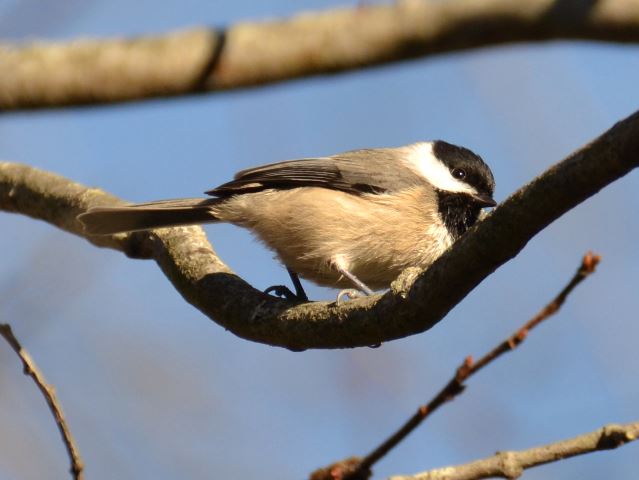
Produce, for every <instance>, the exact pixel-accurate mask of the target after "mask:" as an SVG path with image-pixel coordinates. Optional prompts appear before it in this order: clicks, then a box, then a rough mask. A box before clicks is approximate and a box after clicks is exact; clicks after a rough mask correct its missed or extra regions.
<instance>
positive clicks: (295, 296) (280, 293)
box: [264, 267, 308, 302]
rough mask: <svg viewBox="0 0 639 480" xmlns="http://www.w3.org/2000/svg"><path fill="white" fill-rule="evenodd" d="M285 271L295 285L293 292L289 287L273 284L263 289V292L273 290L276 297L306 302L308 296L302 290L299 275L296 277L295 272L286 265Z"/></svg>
mask: <svg viewBox="0 0 639 480" xmlns="http://www.w3.org/2000/svg"><path fill="white" fill-rule="evenodd" d="M286 271H287V272H288V274H289V276H290V277H291V281H292V282H293V286H294V287H295V293H293V292H291V289H290V288H288V287H287V286H285V285H273V286H271V287H268V288H267V289H266V290H264V293H271V292H273V293H274V294H275V296H276V297H284V298H286V299H287V300H301V301H303V302H308V296H307V295H306V292H305V291H304V287H302V282H300V277H298V276H297V273H295V272H294V271H293V270H291V269H290V268H288V267H286Z"/></svg>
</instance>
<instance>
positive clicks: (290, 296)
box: [264, 285, 307, 301]
mask: <svg viewBox="0 0 639 480" xmlns="http://www.w3.org/2000/svg"><path fill="white" fill-rule="evenodd" d="M264 293H266V294H270V293H273V294H274V296H276V297H279V298H285V299H286V300H291V301H293V300H307V299H306V298H300V297H298V296H297V295H295V294H294V293H293V292H292V291H291V289H290V288H288V287H287V286H286V285H272V286H270V287H268V288H267V289H266V290H264Z"/></svg>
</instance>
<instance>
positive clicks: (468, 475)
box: [390, 422, 639, 480]
mask: <svg viewBox="0 0 639 480" xmlns="http://www.w3.org/2000/svg"><path fill="white" fill-rule="evenodd" d="M638 437H639V422H635V423H627V424H625V425H607V426H605V427H603V428H600V429H598V430H595V431H594V432H590V433H586V434H583V435H579V436H578V437H575V438H571V439H568V440H562V441H560V442H555V443H550V444H548V445H542V446H540V447H535V448H530V449H528V450H519V451H504V452H498V453H497V454H496V455H494V456H492V457H489V458H485V459H482V460H476V461H474V462H471V463H467V464H465V465H455V466H451V467H444V468H438V469H436V470H431V471H428V472H423V473H418V474H416V475H406V476H404V475H399V476H394V477H391V479H390V480H479V479H481V478H508V479H515V478H519V477H520V476H521V474H522V473H523V472H524V470H526V469H528V468H532V467H536V466H539V465H544V464H546V463H552V462H556V461H558V460H563V459H565V458H570V457H575V456H577V455H584V454H586V453H592V452H596V451H598V450H610V449H613V448H617V447H620V446H622V445H625V444H626V443H628V442H632V441H634V440H637V438H638Z"/></svg>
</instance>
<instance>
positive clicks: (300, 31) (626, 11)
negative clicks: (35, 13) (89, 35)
mask: <svg viewBox="0 0 639 480" xmlns="http://www.w3.org/2000/svg"><path fill="white" fill-rule="evenodd" d="M561 39H582V40H600V41H609V42H638V41H639V4H637V2H629V1H626V0H589V1H582V2H575V1H562V0H527V1H526V2H521V1H520V0H484V1H481V2H477V1H476V0H454V1H449V2H430V1H422V0H400V1H398V2H395V3H393V4H391V5H367V6H359V7H355V8H341V9H334V10H327V11H324V12H315V13H306V14H301V15H298V16H295V17H292V18H289V19H285V20H272V21H265V22H253V23H250V22H245V23H238V24H236V25H233V26H231V27H229V28H228V29H226V30H221V29H219V30H216V29H206V28H199V29H191V30H186V31H182V32H176V33H171V34H166V35H162V36H154V37H151V36H149V37H140V38H129V39H110V40H78V41H74V42H70V43H58V44H47V43H34V44H31V45H26V46H16V45H11V44H6V43H5V44H0V72H2V75H0V110H3V109H4V110H16V109H23V108H41V107H54V106H64V105H77V104H97V103H108V102H119V101H130V100H139V99H143V98H149V97H158V96H174V95H184V94H192V93H196V92H203V91H217V90H227V89H234V88H242V87H248V86H254V85H264V84H269V83H273V82H279V81H283V80H288V79H293V78H299V77H306V76H311V75H318V74H326V73H335V72H343V71H348V70H353V69H359V68H362V67H369V66H374V65H380V64H385V63H389V62H396V61H401V60H406V59H410V58H417V57H425V56H430V55H434V54H440V53H444V52H452V51H458V50H466V49H472V48H479V47H485V46H491V45H498V44H502V43H509V42H529V41H533V42H538V41H547V40H561Z"/></svg>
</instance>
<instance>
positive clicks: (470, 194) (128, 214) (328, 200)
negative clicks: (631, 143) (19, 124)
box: [78, 140, 497, 301]
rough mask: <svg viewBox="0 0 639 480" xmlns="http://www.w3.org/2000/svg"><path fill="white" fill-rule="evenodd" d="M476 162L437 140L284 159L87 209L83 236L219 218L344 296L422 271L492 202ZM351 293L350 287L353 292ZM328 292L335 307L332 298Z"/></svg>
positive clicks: (298, 293)
mask: <svg viewBox="0 0 639 480" xmlns="http://www.w3.org/2000/svg"><path fill="white" fill-rule="evenodd" d="M494 189H495V180H494V177H493V174H492V171H491V170H490V168H489V167H488V165H487V164H486V163H485V162H484V161H483V160H482V158H481V157H480V156H479V155H477V154H475V153H473V152H472V151H471V150H469V149H467V148H464V147H461V146H457V145H453V144H451V143H448V142H445V141H443V140H434V141H424V142H417V143H413V144H410V145H405V146H401V147H396V148H366V149H359V150H351V151H347V152H343V153H338V154H335V155H331V156H325V157H317V158H305V159H300V160H286V161H281V162H276V163H271V164H267V165H263V166H258V167H254V168H249V169H246V170H242V171H240V172H238V173H237V174H236V175H235V176H234V178H233V180H231V181H229V182H226V183H223V184H222V185H220V186H218V187H216V188H214V189H212V190H209V191H207V192H205V194H207V195H208V196H209V197H208V198H186V199H174V200H160V201H155V202H150V203H141V204H134V205H128V206H114V207H108V206H102V207H94V208H90V209H88V210H87V212H85V213H82V214H80V215H79V216H78V219H79V221H80V222H81V223H82V224H83V225H84V228H85V231H86V233H87V234H89V235H111V234H115V233H120V232H132V231H139V230H149V229H155V228H161V227H172V226H181V225H192V224H203V223H215V222H228V223H231V224H234V225H237V226H239V227H243V228H246V229H248V230H250V231H251V232H252V233H253V234H254V235H255V236H256V237H257V238H258V239H259V240H260V241H261V242H263V243H264V244H265V245H266V247H268V248H269V249H271V250H272V251H274V252H275V253H276V255H277V257H278V258H279V260H280V261H281V263H282V264H283V265H284V266H285V267H286V269H287V271H288V272H289V274H290V277H291V279H292V281H293V285H294V287H295V293H293V292H292V291H291V290H290V289H288V288H287V287H284V286H281V285H278V286H273V287H269V288H268V289H267V290H266V291H267V292H269V293H275V294H276V295H278V296H283V297H287V298H291V299H300V300H308V297H307V295H306V293H305V291H304V289H303V287H302V285H301V282H300V280H299V277H300V276H301V277H302V278H304V279H307V280H310V281H312V282H314V283H316V284H318V285H322V286H329V287H334V288H345V289H346V290H344V291H343V292H341V293H340V295H341V294H342V293H345V294H346V295H347V296H348V297H350V298H353V297H355V296H358V295H360V294H364V295H371V294H372V293H374V291H375V290H382V289H385V288H388V287H389V286H390V283H391V282H392V281H393V280H394V279H395V278H396V277H397V276H398V275H399V274H400V273H401V272H402V271H403V270H404V269H406V268H408V267H420V268H422V269H425V268H428V267H429V266H430V265H431V264H432V263H433V262H434V261H435V260H437V258H439V257H440V256H441V255H442V254H443V253H444V252H445V251H446V250H447V249H448V248H449V247H450V246H451V245H452V244H453V243H454V242H455V241H456V240H458V239H459V238H460V237H461V236H462V235H463V234H464V233H465V232H466V231H467V230H468V229H469V228H470V227H472V226H473V225H474V224H475V223H476V222H477V221H478V219H480V217H481V216H482V214H483V209H484V208H487V207H494V206H495V205H497V203H496V202H495V200H494V199H493V193H494ZM353 287H354V288H353ZM339 298H340V297H339V296H338V301H339Z"/></svg>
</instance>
